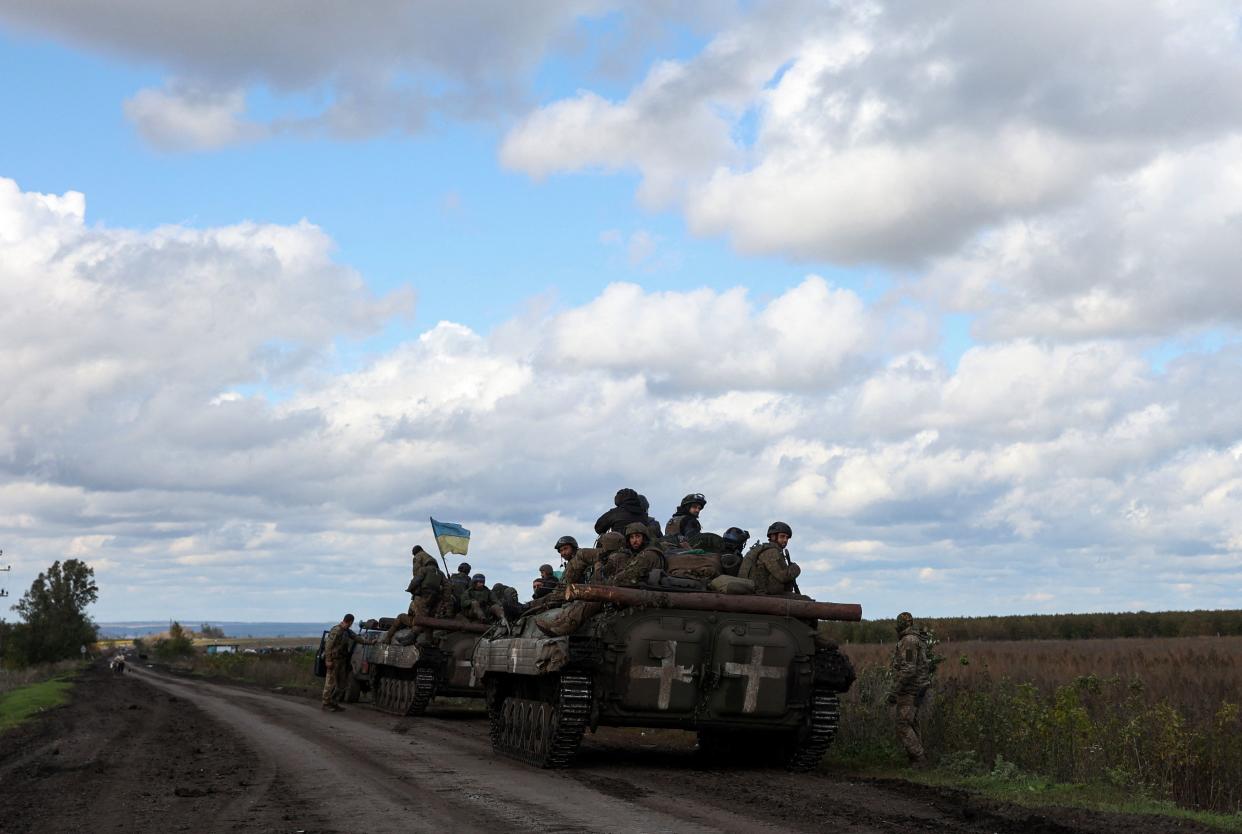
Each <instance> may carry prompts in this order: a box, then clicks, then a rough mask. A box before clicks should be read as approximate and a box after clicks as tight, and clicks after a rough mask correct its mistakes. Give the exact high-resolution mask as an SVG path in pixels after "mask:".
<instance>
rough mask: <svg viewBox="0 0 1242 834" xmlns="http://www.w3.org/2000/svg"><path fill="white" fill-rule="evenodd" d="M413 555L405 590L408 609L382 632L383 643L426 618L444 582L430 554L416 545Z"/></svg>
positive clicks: (442, 575) (389, 641)
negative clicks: (417, 618) (418, 618)
mask: <svg viewBox="0 0 1242 834" xmlns="http://www.w3.org/2000/svg"><path fill="white" fill-rule="evenodd" d="M413 554H414V575H413V576H412V577H411V578H410V584H409V585H407V586H406V588H405V590H406V593H408V594H409V595H410V606H409V609H408V611H407V613H405V614H398V615H397V618H396V619H395V620H394V621H393V624H392V625H391V626H389V628H388V631H386V632H384V636H383V637H382V638H380V639H381V642H383V643H391V642H392V638H393V635H394V634H396V633H397V632H398V631H399V630H400V629H402V628H410V627H411V626H413V620H414V618H415V617H426V616H428V614H429V612H430V611H431V609H432V608H433V607H434V605H435V603H436V600H437V599H438V597H439V595H440V586H441V585H442V584H443V583H444V582H445V581H446V580H445V578H444V574H443V573H441V572H440V568H439V566H437V565H436V561H435V559H433V558H431V554H430V553H428V552H427V551H425V550H423V549H422V548H421V547H418V546H417V545H416V546H415V547H414V550H413Z"/></svg>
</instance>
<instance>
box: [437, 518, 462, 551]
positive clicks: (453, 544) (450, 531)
mask: <svg viewBox="0 0 1242 834" xmlns="http://www.w3.org/2000/svg"><path fill="white" fill-rule="evenodd" d="M431 532H432V535H434V536H435V537H436V545H437V546H438V547H439V548H440V555H441V556H443V555H444V554H445V553H460V554H461V555H462V556H465V555H466V550H467V549H468V548H469V547H470V531H469V530H467V529H466V528H465V527H462V526H461V525H460V524H454V523H453V522H451V521H436V520H435V519H434V518H433V519H431Z"/></svg>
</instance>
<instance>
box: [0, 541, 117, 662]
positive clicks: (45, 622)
mask: <svg viewBox="0 0 1242 834" xmlns="http://www.w3.org/2000/svg"><path fill="white" fill-rule="evenodd" d="M98 598H99V589H98V587H96V585H95V569H94V568H92V567H90V566H89V565H87V564H86V563H85V562H82V561H80V560H78V559H67V560H65V561H64V562H63V563H62V562H59V561H57V562H55V563H53V564H52V566H51V567H50V568H48V569H47V570H46V571H44V572H43V573H40V574H39V576H38V577H37V578H36V579H35V581H34V582H32V583H31V585H30V590H28V591H27V592H26V593H25V594H24V595H23V596H22V598H21V600H19V601H18V603H17V604H16V605H14V606H13V610H14V611H16V612H17V613H18V616H20V617H21V621H20V622H16V623H9V622H5V621H4V620H2V619H0V666H4V667H6V668H21V667H25V666H31V665H33V664H36V663H50V662H53V661H56V660H65V659H66V658H71V657H78V656H79V655H80V653H81V651H82V647H83V646H88V645H90V644H91V643H94V642H95V639H96V636H97V633H98V632H97V630H96V627H95V623H94V621H93V620H91V618H90V617H89V616H88V615H87V613H86V607H87V606H88V605H90V604H91V603H93V602H95V601H96V600H97V599H98Z"/></svg>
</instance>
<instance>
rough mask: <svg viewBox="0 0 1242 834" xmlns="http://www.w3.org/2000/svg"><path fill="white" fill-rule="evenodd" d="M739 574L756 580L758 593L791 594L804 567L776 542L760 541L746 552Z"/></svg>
mask: <svg viewBox="0 0 1242 834" xmlns="http://www.w3.org/2000/svg"><path fill="white" fill-rule="evenodd" d="M737 575H738V576H739V577H741V578H742V579H749V580H751V581H752V582H754V583H755V593H756V594H791V593H793V590H794V587H793V586H794V580H796V579H797V578H798V577H799V576H801V575H802V568H800V567H798V566H797V565H796V564H794V563H793V562H791V561H789V556H788V555H787V554H786V553H785V551H784V550H781V547H780V545H778V544H776V542H759V543H758V544H756V545H755V546H754V547H752V548H751V549H750V550H748V551H747V552H746V557H745V558H744V559H742V566H741V567H740V568H739V569H738V572H737Z"/></svg>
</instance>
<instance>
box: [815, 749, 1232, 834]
mask: <svg viewBox="0 0 1242 834" xmlns="http://www.w3.org/2000/svg"><path fill="white" fill-rule="evenodd" d="M891 759H892V760H891V761H886V760H883V758H882V759H880V760H875V761H871V762H866V761H864V760H863V759H861V758H859V757H852V756H851V757H840V758H838V759H836V760H835V761H832V762H829V763H828V764H825V765H824V766H823V768H822V769H823V771H824V772H826V773H832V774H835V775H841V776H852V777H864V778H868V779H882V780H890V779H891V780H894V781H904V782H914V783H916V784H920V785H927V786H929V787H934V788H949V789H957V790H964V791H967V792H969V793H972V794H978V795H980V796H983V797H986V798H988V799H992V800H995V801H998V802H1006V803H1010V804H1013V805H1021V806H1023V807H1026V808H1032V809H1038V808H1077V809H1081V810H1086V811H1099V812H1101V813H1109V814H1136V815H1139V816H1147V817H1162V818H1167V819H1171V820H1189V821H1192V822H1196V823H1199V824H1201V825H1206V826H1210V827H1212V828H1217V829H1219V830H1221V831H1227V832H1235V834H1242V814H1229V813H1218V812H1214V811H1199V810H1193V809H1189V808H1180V807H1178V806H1177V805H1176V804H1174V803H1173V802H1171V801H1169V800H1163V799H1158V798H1156V797H1152V796H1148V795H1145V794H1142V793H1135V792H1134V791H1133V790H1131V789H1128V788H1122V787H1117V786H1115V785H1108V784H1101V783H1075V784H1070V783H1066V782H1056V781H1053V780H1052V779H1049V778H1047V777H1044V776H1037V775H1035V774H1030V773H1023V772H1022V771H1020V770H1018V769H1017V768H1016V767H1015V766H1014V765H1013V763H1012V762H1006V761H1004V760H1003V759H1002V760H1000V761H998V762H996V763H995V764H994V765H993V767H992V769H991V770H990V771H985V772H982V773H973V774H971V773H962V772H960V771H958V770H957V768H958V767H959V761H960V760H959V759H956V758H954V757H947V758H946V760H944V761H943V762H942V763H941V764H940V765H939V766H937V767H934V768H931V769H928V770H912V769H910V768H908V767H906V766H904V765H903V764H900V763H898V761H897V757H896V756H893V757H891Z"/></svg>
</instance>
